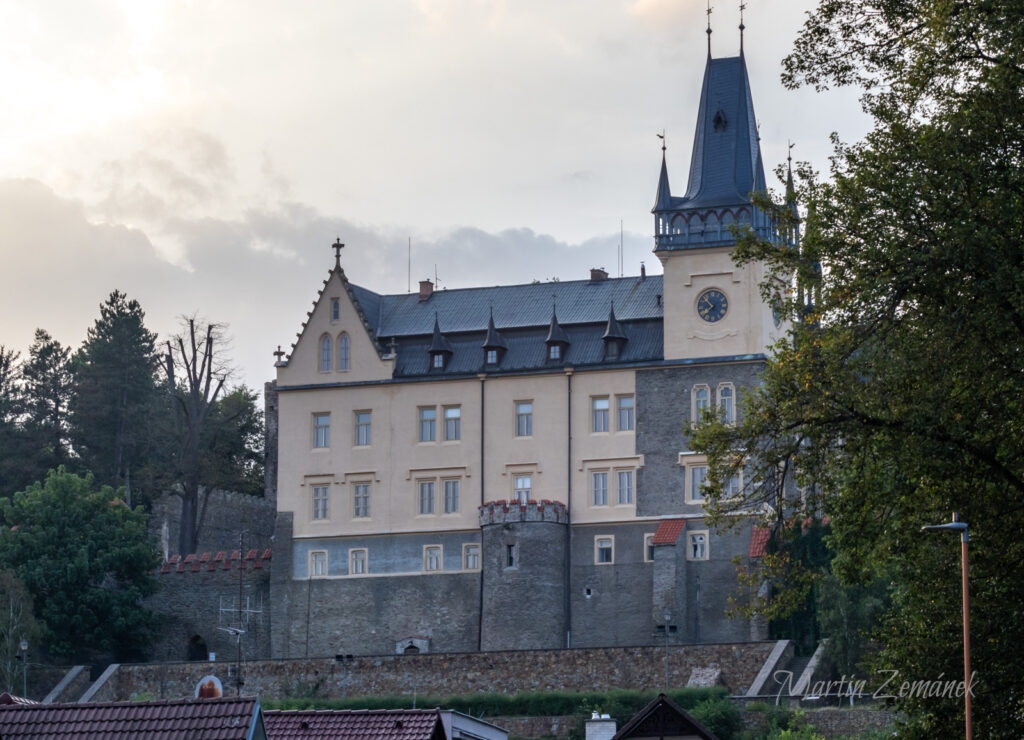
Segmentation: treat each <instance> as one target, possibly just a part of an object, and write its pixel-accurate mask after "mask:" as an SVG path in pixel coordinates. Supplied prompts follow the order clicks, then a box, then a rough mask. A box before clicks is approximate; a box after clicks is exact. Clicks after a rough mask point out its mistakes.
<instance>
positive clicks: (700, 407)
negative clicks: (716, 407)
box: [690, 383, 711, 424]
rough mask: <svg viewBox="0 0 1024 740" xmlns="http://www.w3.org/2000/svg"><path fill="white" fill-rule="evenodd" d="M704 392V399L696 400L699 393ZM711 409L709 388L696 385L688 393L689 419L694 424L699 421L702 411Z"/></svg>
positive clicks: (701, 384) (703, 384)
mask: <svg viewBox="0 0 1024 740" xmlns="http://www.w3.org/2000/svg"><path fill="white" fill-rule="evenodd" d="M701 391H703V392H704V394H705V395H704V398H698V396H699V395H700V392H701ZM710 409H711V386H709V385H707V384H706V383H698V384H697V385H695V386H693V390H692V391H690V412H691V413H690V419H691V420H692V421H693V423H694V424H696V423H697V422H698V421H700V418H701V416H702V415H703V412H704V411H709V410H710Z"/></svg>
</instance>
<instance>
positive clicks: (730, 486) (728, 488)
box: [725, 473, 743, 498]
mask: <svg viewBox="0 0 1024 740" xmlns="http://www.w3.org/2000/svg"><path fill="white" fill-rule="evenodd" d="M742 488H743V481H742V480H741V479H740V476H739V474H738V473H737V474H736V475H734V476H732V477H731V478H729V480H728V481H726V483H725V495H726V496H728V497H729V498H734V497H735V496H739V495H740V489H742Z"/></svg>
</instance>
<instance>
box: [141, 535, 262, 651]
mask: <svg viewBox="0 0 1024 740" xmlns="http://www.w3.org/2000/svg"><path fill="white" fill-rule="evenodd" d="M218 556H219V557H218ZM204 557H205V558H206V559H205V560H204V559H203V558H204ZM270 567H271V566H270V551H269V550H264V551H262V552H257V551H256V550H251V551H249V552H248V553H246V556H245V557H244V558H242V557H240V553H239V552H238V551H237V550H236V551H234V552H223V551H222V552H219V553H204V554H203V555H200V556H199V557H197V558H194V559H192V560H188V561H187V562H186V561H185V560H179V559H177V556H172V560H171V561H169V562H165V563H164V566H163V567H162V568H161V570H160V571H158V573H157V579H158V581H159V583H160V590H159V591H158V592H157V593H156V594H154V595H153V596H151V597H149V598H148V599H147V600H146V602H145V603H146V606H147V607H148V608H150V609H152V610H153V611H154V612H156V613H157V614H159V615H160V616H161V620H162V621H161V625H160V633H159V634H160V639H159V641H157V642H156V643H155V644H154V645H153V652H152V655H151V658H152V659H153V660H161V661H166V660H187V659H188V657H189V645H190V643H191V642H192V641H193V640H194V638H196V637H198V638H200V640H201V643H197V644H202V645H205V649H204V650H202V651H201V652H204V653H209V652H214V653H216V654H217V655H218V657H220V658H224V659H228V658H230V659H234V658H235V656H236V655H237V652H238V649H239V647H240V648H241V652H242V659H243V660H253V659H255V658H263V657H266V656H267V655H270V604H271V599H270ZM239 595H241V601H239ZM239 603H241V606H242V613H241V615H239V611H238V606H239ZM240 617H241V627H242V629H244V630H245V634H244V635H242V638H241V642H240V645H239V644H236V638H235V637H234V636H232V635H231V634H229V633H228V632H226V631H225V630H223V629H221V628H222V627H237V626H239V618H240Z"/></svg>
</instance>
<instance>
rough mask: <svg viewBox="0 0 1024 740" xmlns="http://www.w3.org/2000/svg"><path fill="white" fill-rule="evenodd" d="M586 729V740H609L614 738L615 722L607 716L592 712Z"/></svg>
mask: <svg viewBox="0 0 1024 740" xmlns="http://www.w3.org/2000/svg"><path fill="white" fill-rule="evenodd" d="M586 728H587V729H586V740H611V739H612V738H613V737H614V736H615V720H613V719H612V718H611V717H609V716H608V715H607V714H598V713H597V712H594V713H593V714H592V715H591V716H590V719H588V720H587V722H586Z"/></svg>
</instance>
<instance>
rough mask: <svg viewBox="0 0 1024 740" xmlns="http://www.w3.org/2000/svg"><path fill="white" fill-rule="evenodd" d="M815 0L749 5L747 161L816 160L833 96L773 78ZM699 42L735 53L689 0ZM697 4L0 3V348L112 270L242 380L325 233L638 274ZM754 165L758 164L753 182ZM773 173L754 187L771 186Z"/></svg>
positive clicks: (838, 100) (530, 274) (689, 101)
mask: <svg viewBox="0 0 1024 740" xmlns="http://www.w3.org/2000/svg"><path fill="white" fill-rule="evenodd" d="M813 4H814V3H813V2H811V0H748V6H747V10H746V15H745V23H746V27H747V29H746V38H745V55H746V58H747V65H748V69H749V72H750V78H751V85H752V87H753V96H754V108H755V112H756V115H757V117H758V120H759V121H760V125H761V138H762V147H763V153H764V163H765V167H766V169H767V170H769V171H770V170H772V169H773V168H774V167H775V166H776V165H778V164H779V163H780V162H783V161H784V160H785V156H786V142H787V139H788V140H792V141H794V142H796V148H795V149H794V156H795V158H797V159H801V160H808V161H810V162H811V163H812V164H813V165H814V166H815V167H817V168H819V169H821V170H826V169H827V164H828V156H829V154H830V146H829V141H828V137H829V134H830V133H831V132H833V131H838V132H839V134H840V136H841V137H842V138H843V139H844V140H847V141H851V140H856V139H858V138H860V137H861V136H862V135H863V134H864V133H865V131H866V129H867V121H866V119H865V118H864V117H863V115H862V114H861V113H860V108H859V105H858V103H857V99H856V94H855V93H854V92H853V91H847V90H841V91H832V92H829V93H825V94H816V93H814V92H813V91H812V90H800V91H797V92H791V91H787V90H785V89H784V88H783V87H782V85H781V84H780V82H779V73H780V69H781V68H780V61H781V59H782V57H783V56H784V55H785V54H786V53H788V51H789V49H790V48H791V45H792V41H793V39H794V38H795V36H796V34H797V32H798V30H799V28H800V26H801V24H802V23H803V19H804V14H805V12H806V11H807V10H808V9H809V8H810V7H812V6H813ZM713 5H714V12H713V14H712V26H713V29H714V33H713V36H712V53H713V55H714V56H716V57H719V56H734V55H735V54H736V53H738V49H739V32H738V30H737V25H738V23H739V10H738V5H739V2H738V0H736V1H735V2H731V1H730V2H724V1H723V0H715V2H713ZM705 22H706V16H705V3H704V2H703V1H702V0H619V1H618V2H613V1H611V0H558V1H557V2H552V0H537V1H534V0H506V1H505V2H502V1H501V0H419V1H418V2H412V1H406V2H399V1H397V0H372V1H371V0H365V1H364V2H363V1H361V2H356V1H355V0H349V1H347V2H338V1H337V0H293V2H289V3H287V4H286V3H283V2H279V1H272V0H237V1H235V0H223V1H220V2H209V1H207V0H194V1H192V0H188V1H186V0H177V1H174V0H166V1H164V0H67V1H62V0H51V1H48V2H37V1H35V0H25V1H24V2H11V1H10V0H0V110H2V111H3V114H2V115H0V251H2V257H3V262H2V268H0V276H2V277H0V280H2V286H0V288H2V289H0V314H2V316H3V322H2V325H0V344H4V345H6V346H8V347H14V348H16V349H20V350H22V352H23V355H24V354H25V351H26V350H27V347H28V345H29V343H30V342H31V339H32V333H33V331H34V330H35V328H36V327H43V328H45V329H47V330H48V331H50V333H51V334H53V335H54V336H55V337H57V338H58V339H59V340H60V341H62V342H64V343H66V344H70V345H71V346H73V347H77V346H78V345H79V344H80V343H81V341H82V340H83V339H84V337H85V332H86V329H87V328H88V327H89V326H90V325H91V324H92V323H93V321H94V320H95V318H96V317H97V316H98V315H99V309H98V306H99V304H100V303H101V302H102V301H103V300H104V299H105V298H106V296H107V295H109V293H110V292H111V291H112V290H114V289H120V290H123V291H125V292H126V293H128V295H129V296H130V297H132V298H136V299H138V300H139V302H140V303H141V304H142V306H143V308H144V309H145V311H146V314H147V325H148V326H149V328H150V329H152V330H153V331H156V332H158V333H159V334H160V335H161V337H164V336H166V335H167V334H168V333H169V332H171V331H173V330H174V328H175V326H176V323H177V320H178V317H179V316H181V315H182V314H191V313H198V314H199V315H201V316H204V317H208V318H210V319H213V320H216V321H219V322H226V323H227V324H229V326H230V332H231V334H232V335H233V337H234V344H233V348H232V354H233V358H234V362H235V364H236V366H237V367H238V368H239V375H238V380H239V381H240V382H245V383H247V384H249V385H250V386H252V387H256V388H261V387H262V383H263V381H264V380H268V379H270V378H272V377H273V361H274V358H273V356H272V354H271V353H272V352H273V350H274V349H275V347H276V346H277V345H278V344H281V345H283V346H284V348H285V349H287V348H288V347H289V345H290V344H291V342H292V341H293V340H294V338H295V333H296V332H297V331H298V330H299V328H300V326H301V322H302V320H303V319H304V318H305V312H306V311H308V310H309V308H310V306H311V302H312V300H313V299H314V298H315V296H316V291H317V290H318V289H319V287H320V284H321V281H322V280H323V278H325V277H326V275H327V271H328V270H329V269H330V267H331V266H332V265H333V252H332V250H331V249H330V244H331V243H332V242H333V241H334V240H335V238H336V237H340V238H341V240H342V241H343V242H345V243H346V245H347V246H346V248H345V250H344V253H343V255H342V262H343V265H344V266H345V269H346V273H347V274H348V276H349V278H350V279H351V280H352V281H353V282H356V283H359V284H361V285H365V286H366V287H368V288H370V289H372V290H376V291H378V292H386V293H400V292H404V291H405V290H406V287H407V283H408V280H409V275H408V273H407V260H406V255H407V243H408V240H409V239H411V240H412V271H411V273H412V274H411V279H412V285H413V286H415V285H416V282H417V281H418V280H420V279H422V278H427V277H429V278H431V279H433V277H434V274H435V270H436V274H437V276H438V278H439V283H440V287H447V288H458V287H464V286H469V285H487V284H499V283H501V284H509V283H517V282H529V281H530V280H532V279H535V278H536V279H542V280H545V279H550V278H552V277H556V276H557V277H558V278H560V279H562V280H570V279H578V278H583V277H586V276H587V275H588V272H587V271H588V269H589V268H590V267H596V266H603V267H605V268H607V269H608V270H609V272H611V273H613V274H616V273H617V269H616V268H617V245H618V243H619V228H620V220H621V222H622V227H623V229H624V232H625V236H624V263H625V270H624V271H625V274H627V275H628V274H636V273H638V272H639V268H640V261H641V260H645V261H646V264H647V269H648V271H649V272H653V273H658V272H660V271H661V270H660V266H659V265H658V263H657V259H656V258H654V257H653V255H652V254H651V253H650V251H651V248H652V246H653V243H652V238H651V233H652V230H653V226H652V225H653V220H652V216H651V214H650V209H651V205H652V203H653V201H654V195H655V190H656V186H657V175H658V169H659V166H660V156H661V152H660V141H659V140H658V139H657V138H656V136H655V134H656V133H659V132H661V130H662V129H664V130H665V131H666V134H667V141H668V158H669V174H670V178H671V181H672V183H673V188H674V189H675V190H676V192H677V193H681V192H682V191H683V190H684V188H685V184H686V183H685V180H686V172H687V169H688V166H689V156H690V147H691V144H692V139H693V130H694V125H695V118H696V104H697V99H698V94H699V89H700V84H701V78H702V74H703V70H704V62H705V57H706V35H705V33H704V28H705ZM771 179H772V178H770V180H771ZM770 184H774V183H770Z"/></svg>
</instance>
